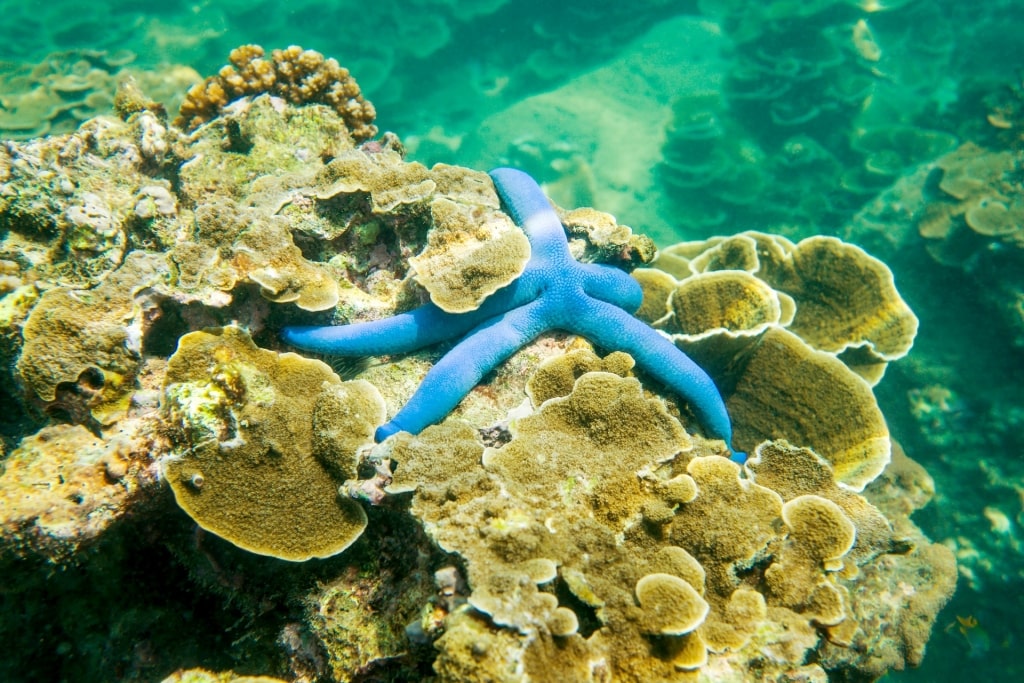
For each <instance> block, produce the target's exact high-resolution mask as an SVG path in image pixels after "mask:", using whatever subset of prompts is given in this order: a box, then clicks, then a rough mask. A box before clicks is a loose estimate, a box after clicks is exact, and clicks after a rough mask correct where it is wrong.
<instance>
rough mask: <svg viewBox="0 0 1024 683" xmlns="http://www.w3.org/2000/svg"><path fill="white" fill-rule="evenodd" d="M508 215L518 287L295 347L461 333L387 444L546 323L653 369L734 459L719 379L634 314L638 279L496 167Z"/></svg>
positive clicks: (422, 423)
mask: <svg viewBox="0 0 1024 683" xmlns="http://www.w3.org/2000/svg"><path fill="white" fill-rule="evenodd" d="M490 176H491V179H492V180H493V181H494V186H495V188H496V189H497V191H498V195H499V196H500V197H501V200H502V203H503V205H504V207H505V210H506V212H507V213H508V214H509V216H511V217H512V219H513V221H515V223H516V225H518V226H520V227H521V228H522V229H523V231H524V232H525V233H526V237H527V239H528V240H529V242H530V260H529V262H528V263H527V264H526V268H525V269H524V270H523V273H522V274H521V275H520V276H519V277H518V278H517V279H516V280H514V281H513V282H512V283H511V284H509V285H507V286H505V287H503V288H502V289H499V290H498V291H496V292H494V293H493V294H491V295H490V296H489V297H487V299H485V300H484V302H483V303H482V304H481V305H480V307H479V308H477V309H476V310H473V311H469V312H467V313H446V312H445V311H443V310H441V309H440V308H438V307H437V306H436V305H434V304H432V303H428V304H426V305H424V306H421V307H419V308H417V309H415V310H412V311H409V312H407V313H402V314H399V315H396V316H394V317H391V318H386V319H384V320H374V321H371V322H364V323H355V324H352V325H337V326H325V327H286V328H284V330H283V331H282V333H281V336H282V338H283V339H284V341H285V342H287V343H288V344H291V345H293V346H297V347H299V348H302V349H306V350H309V351H314V352H317V353H325V354H341V355H348V356H376V355H382V354H396V353H407V352H409V351H415V350H417V349H420V348H423V347H426V346H430V345H432V344H436V343H438V342H442V341H446V340H450V339H456V338H459V337H461V338H462V340H461V341H459V342H458V343H457V344H456V345H455V346H454V347H452V348H451V350H450V351H448V353H446V354H445V355H444V356H443V357H442V358H441V359H440V360H439V361H438V362H437V364H435V365H434V367H433V368H431V369H430V372H428V373H427V375H426V377H424V378H423V382H422V383H421V384H420V386H419V388H418V389H417V390H416V392H415V393H414V394H413V396H412V398H410V399H409V402H408V403H406V404H405V406H404V407H403V408H402V409H401V410H399V411H398V413H397V414H396V415H395V416H394V417H393V418H392V419H391V421H390V422H387V423H385V424H384V425H382V426H381V427H380V428H378V429H377V432H376V435H375V438H376V439H377V441H378V442H379V441H383V440H384V439H386V438H387V437H389V436H391V435H392V434H395V433H397V432H399V431H406V432H411V433H413V434H418V433H419V432H420V431H422V430H423V429H425V428H426V427H427V426H429V425H431V424H434V423H436V422H440V421H441V420H442V419H444V418H445V416H447V415H448V413H450V412H451V411H452V410H453V409H454V408H455V406H457V405H458V404H459V402H460V401H461V400H462V399H463V398H464V397H465V396H466V394H468V393H469V392H470V390H472V389H473V387H474V386H476V385H477V384H478V383H479V382H480V380H481V379H482V378H483V376H484V375H486V374H487V373H488V372H490V371H491V370H492V369H494V368H495V367H496V366H497V365H499V364H500V363H502V362H504V361H505V360H506V359H507V358H508V357H509V356H511V355H512V354H513V353H515V352H516V350H518V349H519V348H521V347H522V346H525V345H526V344H528V343H529V342H530V341H531V340H533V339H534V338H536V337H537V336H539V335H540V334H541V333H543V332H546V331H548V330H554V329H558V330H564V331H567V332H572V333H574V334H578V335H581V336H583V337H585V338H587V339H589V340H590V341H591V342H593V343H594V344H596V345H598V346H600V347H602V348H605V349H607V350H621V351H625V352H627V353H629V354H630V355H631V356H632V357H633V359H634V360H635V361H636V363H637V365H638V366H639V367H640V368H641V369H642V370H644V371H645V372H646V373H647V374H648V375H650V376H651V377H653V378H655V379H657V380H658V381H660V382H662V383H663V384H664V385H665V386H667V387H668V388H669V389H671V390H672V391H674V392H675V393H677V394H679V395H680V396H682V397H683V398H684V399H686V401H687V403H688V404H689V406H690V408H691V409H692V410H693V412H694V413H695V414H696V416H697V419H698V420H699V421H700V423H701V425H702V426H703V427H704V429H705V430H706V431H707V432H708V433H710V435H711V436H713V437H715V438H719V439H722V440H724V441H725V443H726V444H727V445H728V446H729V449H730V452H731V453H732V459H733V460H736V461H737V462H743V461H744V460H745V459H746V456H745V455H744V454H743V453H738V452H736V451H734V450H732V424H731V422H730V421H729V414H728V413H727V412H726V409H725V403H724V402H723V401H722V397H721V395H720V394H719V393H718V389H717V388H715V384H714V382H713V381H712V380H711V378H710V377H709V376H708V375H707V373H706V372H704V371H703V370H702V369H701V368H700V367H698V366H697V364H696V363H694V362H693V361H692V360H690V358H689V357H688V356H687V355H686V354H684V353H683V352H682V351H680V350H679V349H678V348H676V346H675V345H674V344H673V343H672V342H671V341H669V340H668V339H666V338H665V337H663V336H662V335H661V334H659V333H658V332H657V331H655V330H654V329H653V328H651V327H650V326H648V325H647V324H646V323H644V322H642V321H640V320H637V319H636V318H634V317H633V316H632V315H630V313H629V311H635V310H636V309H637V308H639V306H640V303H641V300H642V298H643V292H642V290H641V289H640V285H639V283H637V281H636V280H634V279H633V278H632V277H630V276H629V275H628V274H626V273H625V272H623V271H621V270H618V269H617V268H613V267H611V266H604V265H597V264H589V263H580V262H579V261H577V260H576V259H574V258H573V257H572V255H571V254H570V253H569V244H568V241H567V240H566V236H565V230H564V229H563V227H562V223H561V221H560V220H559V219H558V215H557V214H556V213H555V211H554V209H553V208H552V206H551V203H550V202H549V201H548V198H547V197H546V196H545V195H544V193H543V191H541V189H540V187H539V186H538V185H537V183H536V182H535V181H534V180H533V178H531V177H530V176H529V175H527V174H526V173H523V172H522V171H518V170H515V169H511V168H498V169H495V170H493V171H491V173H490Z"/></svg>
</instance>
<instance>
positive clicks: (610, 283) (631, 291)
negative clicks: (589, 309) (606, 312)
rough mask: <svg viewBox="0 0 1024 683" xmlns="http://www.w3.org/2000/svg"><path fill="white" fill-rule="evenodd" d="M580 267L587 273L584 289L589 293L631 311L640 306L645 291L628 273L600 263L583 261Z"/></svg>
mask: <svg viewBox="0 0 1024 683" xmlns="http://www.w3.org/2000/svg"><path fill="white" fill-rule="evenodd" d="M580 268H582V269H583V271H584V272H585V273H586V280H585V281H584V282H583V291H585V292H586V293H587V294H589V295H590V296H592V297H594V298H595V299H600V300H601V301H606V302H608V303H610V304H612V305H614V306H618V307H619V308H622V309H625V310H626V311H627V312H630V313H631V312H633V311H635V310H636V309H638V308H640V304H641V303H642V302H643V299H644V291H643V289H642V288H641V287H640V283H639V282H637V281H636V280H634V279H633V278H632V277H630V276H629V274H628V273H624V272H623V271H621V270H619V269H618V268H615V267H614V266H606V265H602V264H599V263H581V264H580Z"/></svg>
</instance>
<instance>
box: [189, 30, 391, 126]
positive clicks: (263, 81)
mask: <svg viewBox="0 0 1024 683" xmlns="http://www.w3.org/2000/svg"><path fill="white" fill-rule="evenodd" d="M229 61H230V62H231V63H230V64H228V65H226V66H224V67H223V68H221V70H220V71H218V72H217V75H216V76H210V77H209V78H207V79H206V80H205V81H203V82H202V83H198V84H196V85H194V86H193V87H192V88H191V89H189V91H188V94H187V95H186V96H185V101H184V102H182V103H181V109H180V111H179V114H178V118H177V119H175V123H176V124H177V125H178V126H181V127H182V128H185V129H191V128H195V127H197V126H199V125H201V124H203V123H205V122H207V121H209V120H210V119H212V118H214V117H216V116H217V115H218V114H219V113H220V111H221V110H222V109H223V108H224V107H226V106H227V105H228V104H230V103H231V102H234V101H235V100H237V99H239V98H241V97H248V96H253V95H260V94H263V93H269V94H272V95H277V96H278V97H281V98H283V99H285V100H287V101H288V102H291V103H292V104H313V103H319V104H325V105H327V106H329V107H330V108H331V109H333V110H334V111H335V112H337V114H338V116H340V117H341V118H342V120H343V121H344V122H345V125H346V126H348V128H349V130H350V131H351V132H352V137H354V138H355V139H356V140H358V141H363V140H367V139H369V138H372V137H373V136H375V135H376V134H377V127H376V126H375V125H373V120H374V118H376V116H377V112H376V110H375V109H374V108H373V104H371V103H370V102H368V101H367V100H366V99H365V98H364V97H363V93H362V91H361V90H360V89H359V84H358V83H356V81H355V79H354V78H352V75H351V74H349V72H348V69H346V68H344V67H342V66H341V65H339V64H338V62H337V60H335V59H333V58H326V57H324V56H323V55H322V54H320V53H319V52H317V51H316V50H303V49H302V48H301V47H299V46H297V45H291V46H289V47H287V48H285V49H283V50H274V51H272V52H271V53H270V59H267V58H266V52H265V51H264V50H263V48H262V47H260V46H259V45H243V46H242V47H238V48H235V49H234V50H232V51H231V55H230V56H229Z"/></svg>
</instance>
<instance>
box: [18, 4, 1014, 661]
mask: <svg viewBox="0 0 1024 683" xmlns="http://www.w3.org/2000/svg"><path fill="white" fill-rule="evenodd" d="M0 16H2V17H3V20H2V22H0V103H4V107H3V108H0V137H18V136H19V131H24V130H33V129H32V128H31V127H30V126H31V125H35V122H36V120H35V119H33V122H32V123H31V124H30V123H26V121H25V119H26V118H31V117H33V116H35V117H37V118H38V119H45V118H47V117H50V119H52V121H53V123H52V125H53V128H52V131H53V132H58V131H60V130H62V129H61V126H67V125H70V124H69V122H71V123H73V117H69V115H67V114H64V113H61V114H54V113H50V112H45V111H44V112H42V113H39V112H33V111H32V110H31V107H30V106H29V104H27V103H26V104H24V105H23V106H22V107H21V109H20V110H19V112H18V113H19V115H20V116H21V118H20V119H19V121H18V123H17V125H15V123H13V122H11V121H13V118H12V117H13V114H12V111H13V110H14V107H13V105H11V104H9V102H13V101H14V100H12V99H10V98H12V97H14V96H15V95H16V94H17V92H18V88H23V87H26V83H30V82H31V79H28V80H26V77H25V73H26V70H27V69H29V68H30V67H31V66H32V65H36V64H39V63H42V62H44V61H46V60H50V61H51V62H53V61H54V60H56V61H59V62H61V63H71V64H73V63H74V62H75V61H76V60H80V59H81V54H82V53H81V52H79V51H105V52H106V53H107V56H105V57H102V58H101V57H97V56H93V57H90V59H92V60H94V61H96V62H97V63H99V62H103V63H104V64H106V66H104V68H105V69H106V70H107V71H109V72H110V73H114V72H116V71H117V69H119V68H122V67H127V68H131V69H137V70H139V71H149V72H155V73H157V74H167V73H169V72H170V71H171V69H172V67H179V66H180V67H189V68H191V69H194V70H195V74H196V75H197V76H206V75H208V74H212V73H214V72H215V71H216V70H217V69H218V68H219V67H220V66H221V65H222V64H224V63H225V60H226V56H227V54H228V53H229V52H230V50H231V49H232V48H234V47H236V46H238V45H241V44H246V43H258V44H261V45H263V46H265V47H266V48H268V49H272V48H276V47H284V46H287V45H289V44H299V45H302V46H303V47H305V48H311V49H315V50H318V51H320V52H322V53H324V54H325V55H327V56H332V57H335V58H336V59H337V60H338V61H339V62H340V63H341V64H342V65H344V66H347V67H348V68H349V69H350V70H351V72H352V74H353V75H354V76H355V78H356V79H357V80H358V81H359V83H360V85H361V86H362V89H363V92H364V94H365V95H366V97H367V98H368V99H369V100H371V101H372V102H373V103H374V104H375V105H376V108H377V112H378V116H377V122H378V125H379V126H380V127H381V129H382V130H390V131H394V132H395V133H397V135H398V136H399V137H400V138H401V139H402V140H403V141H404V143H405V145H406V147H407V149H408V151H409V158H411V159H414V160H419V161H422V162H424V163H426V164H428V165H430V164H434V163H449V164H459V165H466V166H470V167H473V168H478V169H487V168H490V167H493V166H497V165H515V166H518V167H521V168H523V169H525V170H527V171H529V172H530V173H531V174H533V175H534V176H535V177H537V178H538V179H539V180H540V181H542V182H543V183H545V184H546V189H547V190H548V192H549V194H550V195H551V196H552V197H553V198H554V199H555V200H556V201H557V202H558V203H560V204H561V205H563V206H580V205H591V206H594V207H596V208H599V209H601V210H604V211H609V212H611V213H613V214H615V215H616V216H617V218H618V219H619V221H620V222H622V223H624V224H628V225H630V226H632V227H633V228H634V230H636V231H638V232H643V233H646V234H649V235H651V236H652V237H654V238H655V239H656V241H657V242H658V243H659V244H660V245H662V246H664V245H667V244H670V243H672V242H676V241H680V240H686V239H698V238H704V237H707V236H710V235H714V234H729V233H734V232H738V231H741V230H745V229H758V230H764V231H769V232H780V233H782V234H785V235H787V236H788V237H790V238H792V239H794V240H795V239H799V238H802V237H806V236H810V235H815V234H826V235H836V236H840V237H843V238H844V239H848V240H850V241H853V242H856V243H859V244H862V245H863V246H864V247H865V248H867V249H868V250H869V251H871V253H873V254H874V255H876V256H877V257H879V258H880V259H882V260H883V261H885V262H886V263H888V264H889V265H890V266H891V267H892V269H893V271H894V273H895V276H896V282H897V285H898V287H899V288H900V291H901V293H902V294H903V295H904V297H905V298H906V299H907V301H908V303H909V304H910V305H911V307H912V308H913V309H914V311H915V312H916V313H917V314H918V316H919V317H920V319H921V330H920V333H919V336H918V339H917V343H916V345H915V348H914V350H913V352H912V354H911V356H910V358H908V359H904V360H902V361H900V362H897V363H895V364H894V365H893V366H892V367H890V369H889V371H888V373H889V374H888V376H887V377H886V378H885V380H884V381H883V382H882V383H881V384H880V385H879V386H878V387H877V389H876V392H877V394H878V396H879V400H880V402H881V403H882V406H883V409H884V412H885V414H886V416H887V419H888V420H889V422H890V428H891V429H892V432H893V435H894V436H895V438H896V439H897V440H898V441H899V442H900V443H901V444H902V445H903V447H904V449H905V450H906V451H907V453H908V454H909V455H911V457H913V458H914V459H916V460H917V461H919V462H920V463H921V464H923V465H924V466H925V467H926V468H927V469H928V471H929V472H930V474H931V475H932V476H933V477H934V479H935V487H936V496H935V499H934V500H933V502H932V503H931V505H930V506H929V507H927V508H925V509H924V510H922V511H921V512H919V513H918V514H917V516H916V517H915V520H916V521H917V522H918V523H919V524H920V525H921V526H922V527H923V529H924V530H925V532H926V533H927V534H928V535H929V536H930V537H931V538H932V539H935V540H942V541H945V542H947V544H948V545H950V547H952V548H954V549H955V550H956V552H957V554H958V558H959V560H960V562H961V579H960V584H959V587H958V591H957V594H956V595H955V596H954V598H953V600H952V602H951V603H950V604H949V605H948V606H947V607H946V609H945V610H944V611H943V613H942V614H941V615H940V617H939V619H938V621H937V624H936V627H935V629H934V632H933V634H932V639H931V640H930V642H929V652H928V655H927V657H926V659H925V661H924V663H923V666H922V667H921V668H920V669H919V670H916V671H910V672H901V673H893V674H891V675H889V676H888V677H887V679H886V680H893V681H900V680H907V681H911V680H913V681H947V680H948V681H953V680H965V679H971V680H983V679H984V678H990V679H996V680H1018V679H1024V665H1022V664H1021V662H1020V660H1019V658H1018V657H1017V656H1015V652H1016V651H1017V649H1018V648H1019V647H1020V646H1021V640H1022V638H1024V631H1022V629H1021V626H1020V623H1021V621H1020V618H1019V615H1020V614H1021V612H1022V611H1024V572H1022V570H1021V566H1024V563H1022V561H1021V560H1022V555H1024V547H1022V542H1024V538H1022V536H1021V525H1022V524H1024V436H1022V434H1024V431H1022V429H1021V428H1022V427H1024V400H1022V392H1021V389H1020V387H1021V385H1022V382H1024V187H1022V179H1024V84H1022V81H1021V78H1022V73H1024V46H1022V43H1021V42H1020V33H1021V31H1022V30H1024V9H1022V8H1021V6H1020V3H1019V2H1014V1H1012V0H1002V1H996V2H986V3H984V4H982V5H980V6H979V5H976V4H972V3H963V2H950V1H948V0H943V1H942V2H925V1H924V0H918V1H916V2H915V1H914V0H903V1H901V0H890V1H889V2H886V1H884V0H883V1H881V2H874V1H872V0H864V2H853V1H849V2H841V1H833V2H823V1H817V2H815V1H814V0H807V1H805V2H774V3H771V2H768V3H766V2H755V1H754V0H750V1H747V2H744V1H742V0H732V1H730V0H721V1H718V2H716V1H714V0H708V1H706V2H669V1H652V2H639V3H623V2H583V1H581V0H565V1H563V2H558V3H550V2H511V1H510V2H503V1H502V0H479V1H477V2H458V1H457V0H451V1H444V0H416V1H410V2H378V3H367V2H360V3H349V2H323V1H321V2H315V3H314V2H307V1H306V0H296V1H294V2H288V3H284V2H269V1H262V2H261V1H260V0H247V1H246V2H240V1H237V0H230V1H224V2H178V1H176V0H168V1H166V2H161V3H150V2H144V1H141V0H125V1H123V2H92V3H89V4H88V5H83V4H81V3H77V2H76V3H71V2H61V1H60V0H55V1H54V2H50V3H47V4H45V5H44V4H38V3H32V2H27V1H22V2H18V1H11V0H2V1H0ZM55 53H63V56H60V57H51V55H54V54H55ZM61 68H63V67H61ZM69 68H71V67H69ZM58 70H59V69H58ZM14 75H20V76H19V77H18V78H15V77H14ZM185 80H188V79H187V77H186V78H185ZM104 84H106V85H108V86H109V81H102V80H97V81H96V83H95V84H94V85H93V87H95V88H96V89H97V90H98V91H101V90H102V89H103V87H104ZM169 97H170V96H169ZM96 102H97V103H98V104H96V109H97V113H99V112H100V111H101V110H102V109H103V107H104V106H105V105H104V104H103V100H102V98H99V99H98V100H96ZM47 106H49V107H51V108H52V107H53V106H55V105H53V104H52V103H51V104H48V105H47ZM5 117H6V118H5ZM5 121H8V122H10V123H9V125H10V127H9V128H6V127H5V126H6V125H7V124H5V123H4V122H5ZM18 126H21V127H18ZM965 143H974V144H975V145H977V146H978V147H979V148H981V149H983V150H985V151H986V152H988V153H991V154H1003V155H1006V157H1005V158H1006V159H1007V161H1006V162H1005V164H1004V165H1005V169H1004V171H1005V172H1003V175H1002V176H1001V177H1000V179H999V181H998V183H999V187H998V191H997V190H992V192H991V193H990V194H991V196H990V197H988V198H987V199H984V200H983V201H985V202H988V203H993V202H994V203H998V204H1000V205H1002V206H1005V207H1008V208H1006V212H1005V215H1004V214H1000V218H999V220H1001V221H1002V222H1001V223H999V225H998V226H996V227H994V228H991V227H990V228H980V227H972V226H971V225H969V224H968V226H967V228H970V229H966V228H963V226H961V229H960V232H955V231H952V230H947V231H946V232H943V231H942V230H941V229H937V230H934V231H932V232H929V231H928V229H927V227H925V226H924V223H923V216H926V215H931V214H929V213H928V212H929V209H928V207H929V206H930V205H932V204H935V203H938V204H943V206H945V205H946V204H949V203H950V201H951V200H950V199H949V194H950V193H949V192H948V191H946V190H944V189H943V188H942V187H940V186H939V180H938V177H939V176H937V175H936V174H938V173H939V171H938V170H937V169H938V168H941V167H937V166H936V165H935V162H936V160H937V159H940V158H943V157H944V155H947V154H950V153H951V152H952V151H953V150H954V149H957V148H958V147H960V146H961V145H963V144H965ZM993 163H994V162H993ZM958 168H960V167H958ZM964 168H967V170H965V171H964V173H965V174H966V175H967V176H968V177H969V178H975V179H976V180H977V182H978V183H981V184H984V183H986V182H989V179H987V178H988V177H987V176H984V173H985V172H984V171H979V170H977V168H976V167H969V168H968V167H964ZM972 169H974V170H972ZM942 170H947V169H942ZM947 172H948V171H947ZM971 173H974V174H975V175H973V176H972V175H971ZM939 175H941V174H939ZM944 193H945V194H944ZM987 205H988V204H986V206H987ZM961 214H963V212H962V211H961ZM965 215H966V214H965ZM971 216H975V217H976V218H975V219H972V218H971ZM984 217H986V219H985V220H983V216H982V213H981V210H980V209H979V210H978V212H977V213H973V214H970V215H969V216H968V218H966V219H964V218H963V216H961V215H960V214H956V215H954V219H955V220H956V221H963V220H967V221H968V223H970V221H972V220H975V222H976V224H977V226H982V225H985V226H989V225H990V222H989V217H990V214H988V213H985V214H984ZM954 219H950V220H954ZM991 220H995V219H991ZM957 224H958V225H960V223H957ZM929 225H931V224H929ZM922 232H924V233H927V234H926V235H922V234H921V233H922ZM135 533H136V534H137V535H139V536H145V533H146V532H145V531H139V532H135ZM106 561H111V562H112V561H114V560H112V559H108V560H106ZM151 561H153V562H167V563H171V562H172V561H171V560H170V559H169V558H159V557H158V558H151ZM147 569H148V568H146V567H139V568H138V571H139V572H145V571H146V570H147ZM90 571H95V572H102V567H93V568H92V569H91V570H90ZM60 580H61V581H63V582H64V584H63V585H64V586H65V587H66V591H67V592H65V593H62V594H61V595H69V594H76V592H77V591H85V590H88V586H89V583H88V581H86V580H85V579H84V578H82V577H68V576H63V577H62V578H61V579H60ZM166 581H167V583H166V584H162V583H160V582H158V583H157V584H156V585H157V586H161V585H162V586H164V587H165V588H166V587H168V586H169V585H173V584H174V583H175V582H186V581H188V577H186V576H184V575H183V572H182V570H180V569H178V570H175V571H174V572H172V575H171V576H169V577H168V578H167V579H166ZM98 585H100V586H101V589H102V590H105V591H110V592H111V594H112V595H113V594H115V593H116V587H113V586H108V585H103V584H102V581H101V580H100V581H99V584H98ZM0 593H2V592H0ZM53 599H56V598H53ZM157 602H159V600H157ZM11 604H14V603H11ZM35 609H38V610H39V614H38V616H37V617H36V619H35V620H34V623H38V624H41V625H43V624H46V613H47V612H46V610H47V606H46V605H41V604H40V605H35ZM137 609H138V611H139V612H142V611H145V610H146V609H147V607H138V608H137ZM202 609H215V608H213V607H211V606H210V605H203V606H201V607H200V608H198V610H199V612H201V610H202ZM153 613H154V614H156V610H155V609H154V610H153ZM201 617H202V614H201V613H198V612H197V614H190V615H189V616H188V619H184V618H183V621H182V624H180V625H176V626H180V627H182V628H187V624H188V622H189V620H190V619H198V618H201ZM114 618H115V617H111V619H114ZM116 618H117V619H121V620H122V622H121V623H117V624H114V625H111V624H110V623H109V622H108V621H106V620H104V619H103V618H100V617H96V627H95V628H96V629H97V630H102V629H104V628H125V629H132V628H139V629H144V630H146V631H147V632H149V631H155V630H158V629H159V628H160V624H159V623H154V622H151V621H150V620H148V618H147V616H146V615H140V614H137V613H136V614H134V615H132V616H131V617H128V616H125V615H124V614H118V615H116ZM958 618H960V620H958ZM975 620H976V621H975ZM140 625H141V626H140ZM41 628H44V627H43V626H41ZM51 628H56V626H55V625H48V626H46V627H45V629H51ZM69 630H71V629H69ZM72 631H73V630H72ZM50 635H52V634H49V635H48V633H44V634H43V636H42V637H43V640H44V641H45V642H47V643H48V644H51V643H53V642H58V645H59V638H58V639H51V638H50ZM231 646H232V645H231V638H230V637H229V636H228V635H225V636H224V642H223V644H222V647H223V648H224V650H225V651H226V650H227V649H229V648H230V647H231ZM58 655H59V653H58ZM138 656H139V657H145V656H146V653H139V655H138ZM226 660H227V657H225V662H218V664H222V665H224V666H225V667H227V666H230V665H231V663H230V662H229V661H226ZM213 664H214V663H210V666H213ZM116 679H117V677H116V674H115V676H114V677H112V678H110V679H108V680H116Z"/></svg>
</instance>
